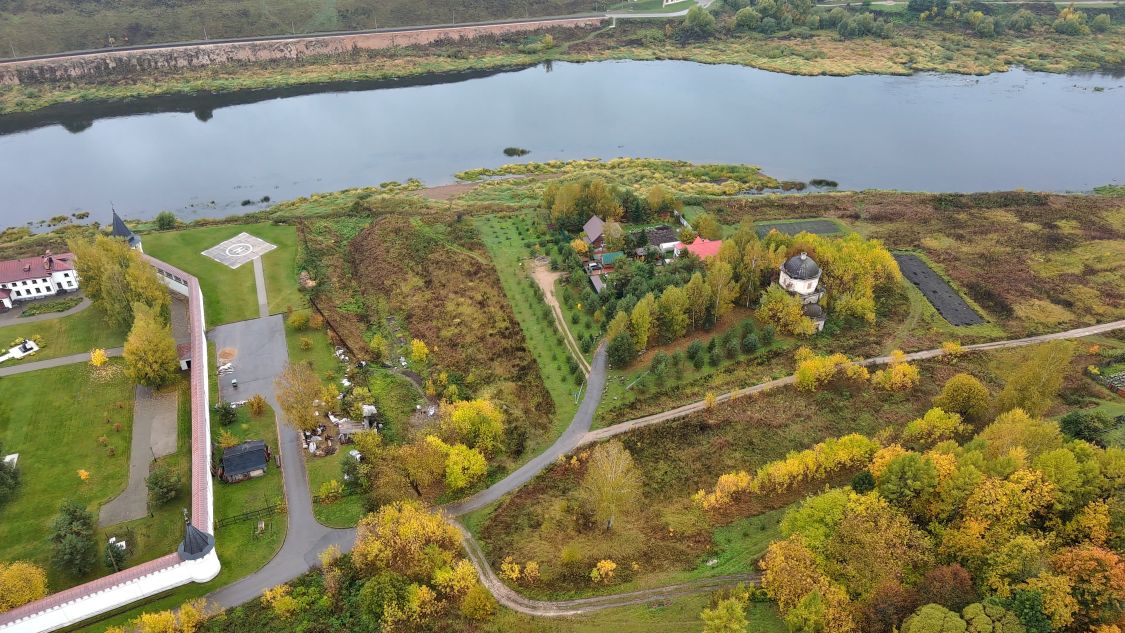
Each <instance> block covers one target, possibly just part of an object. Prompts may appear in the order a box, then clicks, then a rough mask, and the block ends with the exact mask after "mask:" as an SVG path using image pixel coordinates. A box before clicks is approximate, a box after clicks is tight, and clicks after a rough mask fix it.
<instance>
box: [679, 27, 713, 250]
mask: <svg viewBox="0 0 1125 633" xmlns="http://www.w3.org/2000/svg"><path fill="white" fill-rule="evenodd" d="M714 34H715V16H713V15H711V13H710V12H709V11H708V10H707V9H704V8H703V7H701V6H699V5H695V6H693V7H692V8H690V9H688V12H687V16H686V17H684V22H683V24H682V25H680V30H679V35H680V38H681V39H684V40H705V39H708V38H710V37H711V36H713V35H714ZM696 230H699V227H698V226H697V227H696ZM700 234H701V235H703V232H702V231H700Z"/></svg>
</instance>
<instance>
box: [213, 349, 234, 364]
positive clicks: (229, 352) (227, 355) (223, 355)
mask: <svg viewBox="0 0 1125 633" xmlns="http://www.w3.org/2000/svg"><path fill="white" fill-rule="evenodd" d="M237 357H238V350H236V349H235V348H233V347H224V348H223V349H221V350H219V353H218V355H217V358H218V360H219V364H220V365H223V364H226V363H229V362H231V361H233V360H234V359H235V358H237Z"/></svg>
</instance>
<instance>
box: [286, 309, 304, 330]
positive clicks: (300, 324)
mask: <svg viewBox="0 0 1125 633" xmlns="http://www.w3.org/2000/svg"><path fill="white" fill-rule="evenodd" d="M288 321H289V327H291V328H293V329H294V330H297V331H300V330H303V329H305V328H307V327H308V326H309V313H308V312H294V313H292V314H290V315H289V319H288Z"/></svg>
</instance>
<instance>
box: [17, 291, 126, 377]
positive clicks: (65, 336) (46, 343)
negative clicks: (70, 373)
mask: <svg viewBox="0 0 1125 633" xmlns="http://www.w3.org/2000/svg"><path fill="white" fill-rule="evenodd" d="M125 334H126V332H124V331H121V330H113V329H111V328H109V327H106V325H105V320H104V317H103V316H102V312H101V310H100V309H98V308H97V306H90V307H89V308H86V309H85V310H83V311H81V312H79V313H77V314H72V315H70V316H65V317H62V318H59V319H48V320H46V321H37V322H33V323H19V322H18V321H17V322H16V323H14V324H13V325H8V326H5V327H0V346H3V347H4V348H5V350H6V349H7V347H8V344H9V343H10V342H12V341H15V340H16V339H19V338H30V337H32V336H35V335H39V336H41V337H43V347H42V349H40V351H39V352H38V353H36V354H34V355H33V356H27V357H25V358H22V359H20V360H9V361H5V362H4V364H3V367H10V366H12V365H19V364H21V363H29V362H32V361H37V360H47V359H49V358H58V357H59V356H70V355H71V354H81V353H83V352H89V351H90V350H91V349H93V348H95V347H102V348H108V347H120V346H121V345H122V344H124V342H125Z"/></svg>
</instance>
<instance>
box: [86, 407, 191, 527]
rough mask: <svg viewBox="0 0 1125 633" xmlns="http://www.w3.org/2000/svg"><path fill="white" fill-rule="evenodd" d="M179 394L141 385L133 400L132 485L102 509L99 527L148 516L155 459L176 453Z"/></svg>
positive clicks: (130, 461)
mask: <svg viewBox="0 0 1125 633" xmlns="http://www.w3.org/2000/svg"><path fill="white" fill-rule="evenodd" d="M178 405H179V391H178V390H176V389H168V390H165V391H164V392H154V391H153V390H151V389H149V388H148V387H142V386H140V385H138V386H137V393H136V399H135V400H134V401H133V437H132V443H131V445H130V449H129V484H128V485H127V486H126V487H125V490H124V491H123V492H122V493H121V494H119V495H117V497H115V498H114V499H113V500H112V501H110V502H109V503H107V504H105V505H103V506H102V509H101V512H100V513H99V515H98V524H99V525H101V526H102V527H108V526H110V525H117V524H118V523H122V522H124V521H132V520H134V519H140V518H143V517H145V516H146V515H148V488H147V487H146V486H145V479H146V478H147V477H148V474H149V468H150V466H151V465H152V461H153V458H154V457H163V456H165V455H171V454H173V453H175V452H176V417H177V413H178V411H179V406H178Z"/></svg>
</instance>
